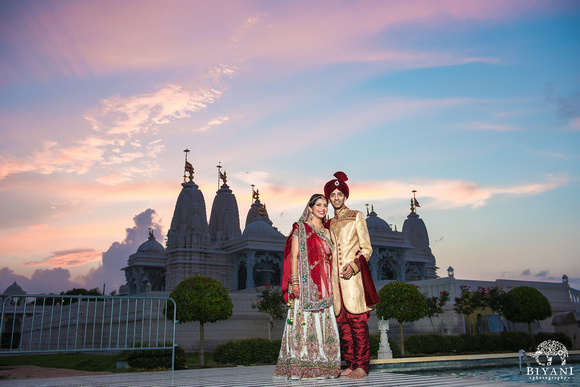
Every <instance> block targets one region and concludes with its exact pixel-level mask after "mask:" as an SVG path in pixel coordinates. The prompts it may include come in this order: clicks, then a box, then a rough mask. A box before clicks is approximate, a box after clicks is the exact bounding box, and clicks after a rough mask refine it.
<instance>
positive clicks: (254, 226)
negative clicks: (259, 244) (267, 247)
mask: <svg viewBox="0 0 580 387" xmlns="http://www.w3.org/2000/svg"><path fill="white" fill-rule="evenodd" d="M243 235H244V236H245V237H246V238H251V237H254V238H280V237H282V238H284V235H283V234H282V233H281V232H280V231H278V230H277V229H276V228H275V227H273V226H272V225H271V224H269V223H268V222H267V221H265V220H263V219H258V220H255V221H253V222H252V223H250V224H249V225H247V226H246V228H245V229H244V233H243Z"/></svg>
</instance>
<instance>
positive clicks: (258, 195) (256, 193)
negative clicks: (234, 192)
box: [252, 184, 260, 204]
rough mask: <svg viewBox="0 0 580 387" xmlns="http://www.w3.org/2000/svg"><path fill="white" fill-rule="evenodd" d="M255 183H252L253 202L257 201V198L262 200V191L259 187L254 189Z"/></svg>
mask: <svg viewBox="0 0 580 387" xmlns="http://www.w3.org/2000/svg"><path fill="white" fill-rule="evenodd" d="M254 187H255V185H254V184H252V204H253V203H254V202H255V201H256V200H260V191H259V190H257V189H254Z"/></svg>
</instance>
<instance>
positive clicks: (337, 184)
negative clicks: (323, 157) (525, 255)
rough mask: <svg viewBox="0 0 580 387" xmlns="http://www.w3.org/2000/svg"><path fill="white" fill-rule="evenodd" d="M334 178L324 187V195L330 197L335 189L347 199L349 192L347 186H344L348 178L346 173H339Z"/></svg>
mask: <svg viewBox="0 0 580 387" xmlns="http://www.w3.org/2000/svg"><path fill="white" fill-rule="evenodd" d="M334 177H336V179H332V180H330V181H329V182H328V183H326V184H325V185H324V195H325V196H326V197H330V194H331V193H332V192H333V191H334V190H335V189H338V190H339V191H340V192H342V193H343V194H344V196H346V197H347V198H348V194H349V190H348V185H346V181H347V180H348V177H347V176H346V173H344V172H340V171H339V172H336V173H335V174H334Z"/></svg>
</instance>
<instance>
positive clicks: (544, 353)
mask: <svg viewBox="0 0 580 387" xmlns="http://www.w3.org/2000/svg"><path fill="white" fill-rule="evenodd" d="M526 356H530V357H533V358H534V359H536V362H537V363H538V364H539V365H540V366H541V367H530V366H529V365H528V367H527V372H526V375H528V376H529V377H530V379H531V380H569V379H570V377H571V376H573V375H574V367H550V366H551V365H552V360H553V358H554V357H556V356H558V357H559V358H560V362H561V365H562V366H565V365H566V358H567V357H568V349H567V348H566V346H565V345H564V344H562V343H560V342H559V341H555V340H546V341H543V342H541V343H540V345H538V349H537V350H536V352H528V353H526ZM544 357H545V358H546V362H545V363H544V362H542V360H543V358H544Z"/></svg>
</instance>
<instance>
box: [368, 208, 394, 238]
mask: <svg viewBox="0 0 580 387" xmlns="http://www.w3.org/2000/svg"><path fill="white" fill-rule="evenodd" d="M366 220H367V228H368V230H369V232H370V233H372V232H378V233H389V232H393V230H392V229H391V226H389V224H388V223H387V222H385V221H384V220H383V219H381V218H379V217H378V216H377V213H376V212H375V211H374V210H373V211H371V213H370V214H369V215H368V216H367V219H366Z"/></svg>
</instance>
